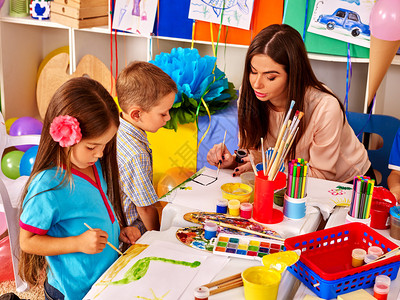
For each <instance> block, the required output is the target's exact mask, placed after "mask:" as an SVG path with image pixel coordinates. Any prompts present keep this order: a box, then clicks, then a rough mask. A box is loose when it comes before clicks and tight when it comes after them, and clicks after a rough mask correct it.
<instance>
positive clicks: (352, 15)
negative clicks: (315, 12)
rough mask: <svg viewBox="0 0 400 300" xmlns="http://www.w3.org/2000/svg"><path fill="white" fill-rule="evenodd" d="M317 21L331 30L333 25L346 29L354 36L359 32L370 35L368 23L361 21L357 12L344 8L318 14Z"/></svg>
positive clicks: (333, 27)
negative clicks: (330, 12) (328, 13)
mask: <svg viewBox="0 0 400 300" xmlns="http://www.w3.org/2000/svg"><path fill="white" fill-rule="evenodd" d="M317 22H319V23H321V24H324V25H326V29H328V30H333V29H335V27H339V28H343V29H346V30H348V31H350V32H351V35H352V36H354V37H356V36H359V35H360V34H363V35H367V36H369V35H370V30H369V25H367V24H363V23H362V22H361V19H360V16H359V15H358V13H356V12H354V11H351V10H348V9H344V8H338V9H337V10H336V11H335V12H334V13H333V14H331V15H320V16H319V17H318V20H317Z"/></svg>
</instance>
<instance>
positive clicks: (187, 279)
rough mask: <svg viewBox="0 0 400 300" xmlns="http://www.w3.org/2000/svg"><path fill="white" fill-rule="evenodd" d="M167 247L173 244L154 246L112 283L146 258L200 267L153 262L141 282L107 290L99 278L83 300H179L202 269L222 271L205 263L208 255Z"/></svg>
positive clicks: (123, 270) (132, 262) (126, 267)
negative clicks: (196, 263) (192, 265)
mask: <svg viewBox="0 0 400 300" xmlns="http://www.w3.org/2000/svg"><path fill="white" fill-rule="evenodd" d="M166 244H171V243H168V242H163V241H160V242H154V243H153V244H151V245H150V246H149V247H148V248H147V249H145V250H143V251H142V252H141V253H140V254H139V255H137V256H136V257H134V258H133V259H132V260H131V261H130V262H129V263H128V264H127V265H126V266H125V267H124V268H123V269H122V270H121V271H120V272H119V273H118V274H117V275H116V276H115V277H114V279H113V281H117V280H120V279H122V278H123V277H124V274H125V272H126V271H128V270H129V269H130V268H131V267H132V266H133V265H134V264H135V263H136V262H137V261H138V260H139V259H142V258H146V257H161V258H166V259H172V260H176V261H185V262H189V263H193V262H195V261H199V262H200V266H198V267H194V268H192V267H190V266H184V265H180V264H174V263H170V262H163V261H157V260H151V261H150V263H149V266H148V270H147V272H146V274H145V275H144V276H143V277H142V278H140V279H139V280H136V281H132V282H129V283H127V284H123V285H107V286H106V288H104V285H101V284H98V282H99V281H100V279H101V278H100V279H99V280H98V281H97V282H96V283H95V284H94V285H93V286H92V288H91V290H90V291H89V293H88V294H87V295H86V296H85V298H84V299H94V298H96V299H118V300H124V299H133V298H136V297H137V298H139V299H147V298H149V299H154V298H155V297H158V298H161V299H163V300H176V299H179V297H180V296H181V295H182V293H183V292H184V290H185V289H186V288H187V287H188V285H189V284H190V283H191V282H192V280H193V278H194V277H195V276H197V274H198V273H199V271H200V270H201V269H203V268H205V269H207V271H210V272H216V271H219V269H218V270H216V269H215V270H213V268H211V266H210V264H208V263H206V261H207V255H205V254H202V253H201V252H198V253H194V252H193V251H185V250H190V248H189V247H188V248H189V249H185V248H184V247H183V246H182V247H183V248H181V249H174V248H173V247H172V246H165V245H166ZM171 245H174V244H171ZM182 249H183V250H182ZM192 250H193V249H192ZM214 276H215V275H214ZM99 292H100V293H99Z"/></svg>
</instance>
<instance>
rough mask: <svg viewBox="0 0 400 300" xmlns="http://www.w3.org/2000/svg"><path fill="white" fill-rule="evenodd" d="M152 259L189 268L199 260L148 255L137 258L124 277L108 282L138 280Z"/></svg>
mask: <svg viewBox="0 0 400 300" xmlns="http://www.w3.org/2000/svg"><path fill="white" fill-rule="evenodd" d="M152 260H158V261H162V262H166V263H170V264H175V265H183V266H187V267H191V268H197V267H198V266H200V264H201V263H200V262H199V261H194V262H192V263H190V262H187V261H181V260H174V259H168V258H162V257H155V256H150V257H145V258H142V259H139V260H138V261H137V262H136V263H135V264H134V265H133V266H132V267H130V269H129V270H128V271H126V273H125V274H124V278H122V279H121V280H118V281H112V282H110V283H108V284H112V285H122V284H128V283H130V282H132V281H136V280H139V279H140V278H142V277H143V276H144V275H146V273H147V270H148V268H149V265H150V261H152Z"/></svg>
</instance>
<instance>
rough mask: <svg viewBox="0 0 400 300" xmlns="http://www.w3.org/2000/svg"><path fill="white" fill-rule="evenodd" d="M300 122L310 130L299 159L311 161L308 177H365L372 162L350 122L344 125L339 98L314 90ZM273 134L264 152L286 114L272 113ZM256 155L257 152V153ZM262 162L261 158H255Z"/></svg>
mask: <svg viewBox="0 0 400 300" xmlns="http://www.w3.org/2000/svg"><path fill="white" fill-rule="evenodd" d="M304 113H305V114H304V117H303V119H302V120H301V121H300V122H303V121H307V122H308V127H307V128H306V130H305V132H304V135H303V136H302V138H301V139H300V141H299V143H298V145H297V149H296V158H303V159H304V160H306V161H308V162H309V171H308V175H309V176H311V177H316V178H322V179H327V180H333V181H339V182H348V181H350V180H352V179H353V177H354V176H357V175H364V174H365V173H366V172H367V170H368V168H369V167H370V165H371V163H370V161H369V159H368V154H367V151H366V150H365V147H364V145H363V144H362V143H360V141H359V140H358V139H357V137H356V135H355V134H354V131H353V130H352V128H351V127H350V125H349V123H348V122H347V120H346V122H345V123H344V124H343V113H342V110H341V109H340V105H339V103H338V101H337V100H336V98H334V97H333V96H331V95H329V94H326V93H323V92H321V91H319V90H317V89H315V88H311V89H310V90H309V91H308V92H307V93H306V95H305V112H304ZM270 114H271V118H270V133H269V134H268V135H267V138H266V139H265V141H264V149H268V147H274V146H275V142H276V139H277V136H278V133H279V129H280V125H281V123H282V120H283V118H284V117H285V112H277V111H273V110H271V111H270ZM254 154H256V153H254ZM255 158H256V161H257V162H260V161H261V157H260V155H257V154H256V155H255Z"/></svg>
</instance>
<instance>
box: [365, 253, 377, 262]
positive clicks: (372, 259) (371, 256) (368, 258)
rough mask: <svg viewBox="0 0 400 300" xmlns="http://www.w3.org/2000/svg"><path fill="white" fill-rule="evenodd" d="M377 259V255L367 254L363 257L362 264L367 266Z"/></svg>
mask: <svg viewBox="0 0 400 300" xmlns="http://www.w3.org/2000/svg"><path fill="white" fill-rule="evenodd" d="M377 258H378V255H375V254H367V255H365V257H364V263H366V264H368V263H370V262H371V261H374V260H376V259H377Z"/></svg>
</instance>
